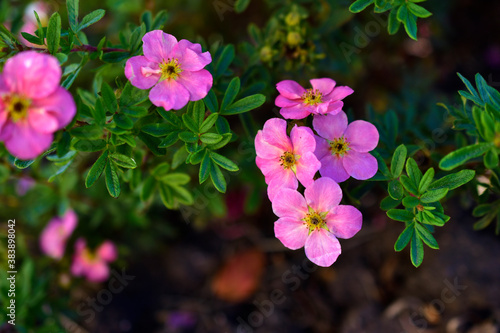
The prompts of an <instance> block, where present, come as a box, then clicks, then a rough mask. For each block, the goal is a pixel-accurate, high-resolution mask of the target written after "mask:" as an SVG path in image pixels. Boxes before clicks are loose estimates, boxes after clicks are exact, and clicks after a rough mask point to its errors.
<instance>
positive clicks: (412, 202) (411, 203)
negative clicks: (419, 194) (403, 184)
mask: <svg viewBox="0 0 500 333" xmlns="http://www.w3.org/2000/svg"><path fill="white" fill-rule="evenodd" d="M419 204H420V200H419V199H418V198H415V197H405V198H404V199H403V206H405V207H406V208H415V207H417V206H418V205H419Z"/></svg>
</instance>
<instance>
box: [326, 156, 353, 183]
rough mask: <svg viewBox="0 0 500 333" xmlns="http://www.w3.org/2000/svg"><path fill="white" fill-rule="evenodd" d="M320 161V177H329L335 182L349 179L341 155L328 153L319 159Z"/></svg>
mask: <svg viewBox="0 0 500 333" xmlns="http://www.w3.org/2000/svg"><path fill="white" fill-rule="evenodd" d="M320 162H321V168H320V169H319V173H320V174H321V176H322V177H328V178H331V179H333V180H334V181H336V182H337V183H341V182H343V181H345V180H347V179H349V177H350V176H349V174H348V173H347V171H346V169H345V167H344V162H343V160H342V157H337V156H335V155H331V154H329V155H326V156H325V157H323V158H322V159H320Z"/></svg>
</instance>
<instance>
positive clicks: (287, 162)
mask: <svg viewBox="0 0 500 333" xmlns="http://www.w3.org/2000/svg"><path fill="white" fill-rule="evenodd" d="M280 161H281V166H282V167H283V169H292V170H293V169H294V168H295V156H294V155H293V153H291V152H289V151H286V152H285V153H284V154H283V155H281V157H280Z"/></svg>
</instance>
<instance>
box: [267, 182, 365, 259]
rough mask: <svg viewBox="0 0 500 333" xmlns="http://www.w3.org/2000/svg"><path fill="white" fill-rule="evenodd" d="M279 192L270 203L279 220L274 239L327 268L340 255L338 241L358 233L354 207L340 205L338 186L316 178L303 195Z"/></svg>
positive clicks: (357, 216)
mask: <svg viewBox="0 0 500 333" xmlns="http://www.w3.org/2000/svg"><path fill="white" fill-rule="evenodd" d="M304 196H305V198H304V197H303V196H302V195H301V194H300V193H299V192H297V191H296V190H292V189H286V188H285V189H282V190H280V191H279V192H278V194H277V195H276V197H275V198H274V201H273V211H274V213H275V214H276V215H277V216H278V217H279V219H278V221H276V222H275V224H274V233H275V235H276V237H277V238H278V239H279V240H280V241H281V242H282V243H283V245H285V246H286V247H288V248H290V249H292V250H296V249H300V248H301V247H303V246H304V247H305V252H306V256H307V257H308V258H309V260H311V261H312V262H313V263H315V264H316V265H319V266H323V267H328V266H330V265H331V264H333V263H334V262H335V261H336V260H337V258H338V256H339V255H340V252H341V249H340V243H339V241H338V239H337V238H351V237H352V236H354V235H355V234H356V233H357V232H358V231H359V230H360V229H361V225H362V220H363V217H362V215H361V212H360V211H359V210H357V209H356V208H354V207H353V206H346V205H339V203H340V200H341V199H342V190H341V189H340V186H339V185H338V184H337V183H336V182H335V181H333V180H332V179H330V178H326V177H323V178H319V179H317V180H316V181H315V182H314V183H313V184H312V185H311V186H309V187H307V188H306V189H305V191H304Z"/></svg>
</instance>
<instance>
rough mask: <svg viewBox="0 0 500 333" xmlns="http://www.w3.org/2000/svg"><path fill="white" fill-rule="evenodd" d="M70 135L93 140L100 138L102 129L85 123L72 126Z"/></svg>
mask: <svg viewBox="0 0 500 333" xmlns="http://www.w3.org/2000/svg"><path fill="white" fill-rule="evenodd" d="M70 133H71V135H72V136H74V137H76V138H78V139H87V140H95V139H100V138H102V134H103V133H102V129H101V128H100V127H99V126H95V125H85V126H80V127H76V128H73V129H72V130H71V131H70Z"/></svg>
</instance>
